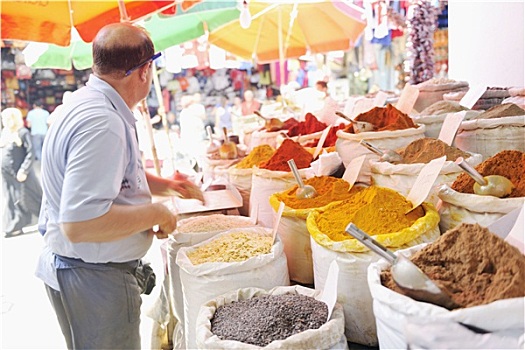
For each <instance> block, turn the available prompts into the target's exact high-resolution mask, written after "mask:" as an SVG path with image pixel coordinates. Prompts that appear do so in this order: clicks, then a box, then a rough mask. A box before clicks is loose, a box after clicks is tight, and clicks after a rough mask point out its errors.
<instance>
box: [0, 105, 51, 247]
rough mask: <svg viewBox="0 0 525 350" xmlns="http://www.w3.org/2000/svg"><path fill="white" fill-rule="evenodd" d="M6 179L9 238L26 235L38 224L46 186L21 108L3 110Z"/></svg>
mask: <svg viewBox="0 0 525 350" xmlns="http://www.w3.org/2000/svg"><path fill="white" fill-rule="evenodd" d="M2 124H3V129H2V133H1V136H0V147H1V148H2V179H3V181H2V182H3V184H2V185H3V193H5V196H4V198H5V199H4V200H5V201H6V204H5V211H4V227H3V231H4V232H5V236H6V237H11V236H15V235H17V234H20V233H22V228H23V227H25V226H28V225H31V224H35V223H36V218H37V217H38V213H39V211H40V204H41V202H42V187H41V186H40V182H39V180H38V178H37V176H36V174H35V171H34V170H33V162H34V152H33V151H34V148H33V143H32V141H31V135H30V133H29V130H27V129H26V128H25V127H24V120H23V117H22V112H20V110H19V109H17V108H6V109H4V110H3V111H2ZM33 219H34V220H33Z"/></svg>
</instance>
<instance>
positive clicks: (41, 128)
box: [27, 108, 49, 135]
mask: <svg viewBox="0 0 525 350" xmlns="http://www.w3.org/2000/svg"><path fill="white" fill-rule="evenodd" d="M48 118H49V112H48V111H46V110H45V109H42V108H35V109H32V110H30V111H29V112H28V113H27V120H28V121H29V122H30V123H31V135H45V134H46V133H47V119H48Z"/></svg>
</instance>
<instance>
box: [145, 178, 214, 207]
mask: <svg viewBox="0 0 525 350" xmlns="http://www.w3.org/2000/svg"><path fill="white" fill-rule="evenodd" d="M146 180H147V181H148V185H149V189H150V191H151V194H153V195H155V196H182V198H194V199H198V200H200V201H201V202H204V197H203V195H202V191H201V190H200V189H199V188H198V187H197V186H196V185H195V184H193V183H192V182H190V181H188V180H186V177H185V176H184V175H180V176H179V177H178V178H176V179H174V180H172V179H166V178H163V177H158V176H155V175H153V174H151V173H148V172H146Z"/></svg>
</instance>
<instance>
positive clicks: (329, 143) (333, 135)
mask: <svg viewBox="0 0 525 350" xmlns="http://www.w3.org/2000/svg"><path fill="white" fill-rule="evenodd" d="M344 128H346V124H345V123H341V124H339V125H338V126H336V125H334V126H332V127H331V128H330V130H329V131H328V135H326V139H325V140H324V143H323V147H324V148H326V147H333V146H335V142H336V141H337V132H338V131H339V130H341V129H344ZM318 143H319V139H315V140H313V141H311V142H309V143H307V144H306V145H304V147H317V144H318Z"/></svg>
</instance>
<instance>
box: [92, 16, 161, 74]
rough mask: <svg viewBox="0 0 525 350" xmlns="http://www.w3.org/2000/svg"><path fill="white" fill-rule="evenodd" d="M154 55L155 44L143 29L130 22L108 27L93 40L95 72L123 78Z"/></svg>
mask: <svg viewBox="0 0 525 350" xmlns="http://www.w3.org/2000/svg"><path fill="white" fill-rule="evenodd" d="M154 53H155V51H154V47H153V42H152V41H151V39H150V37H149V35H148V34H147V33H146V31H145V30H143V29H142V28H139V27H136V26H133V25H131V24H128V23H113V24H109V25H106V26H105V27H103V28H102V29H101V30H100V31H99V32H98V34H97V36H96V37H95V40H93V71H94V72H95V74H98V75H108V74H110V75H114V76H121V77H124V74H125V72H126V71H127V70H129V69H131V68H133V67H135V66H137V65H138V64H140V63H141V62H143V61H144V60H147V59H148V58H149V57H151V56H153V54H154Z"/></svg>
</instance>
